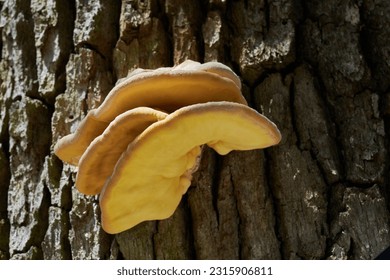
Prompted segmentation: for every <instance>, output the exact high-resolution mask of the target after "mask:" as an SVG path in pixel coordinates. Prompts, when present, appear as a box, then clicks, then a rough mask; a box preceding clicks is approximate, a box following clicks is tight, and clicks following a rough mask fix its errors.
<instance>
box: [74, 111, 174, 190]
mask: <svg viewBox="0 0 390 280" xmlns="http://www.w3.org/2000/svg"><path fill="white" fill-rule="evenodd" d="M166 116H167V114H166V113H163V112H161V111H157V110H154V109H151V108H146V107H138V108H135V109H132V110H129V111H126V112H125V113H123V114H120V115H119V116H117V117H116V118H115V119H114V120H113V121H112V122H111V123H110V125H109V126H108V127H107V128H106V129H105V130H104V132H103V134H101V135H99V136H98V137H96V138H95V139H94V140H93V141H92V142H91V144H90V145H89V146H88V148H87V149H86V151H85V152H84V154H83V155H82V157H81V159H80V162H79V170H78V173H77V177H76V187H77V189H78V190H79V191H80V192H81V193H83V194H86V195H95V194H98V193H100V191H101V189H102V188H103V185H104V183H105V181H106V179H107V178H108V177H110V176H111V174H112V172H113V171H114V167H115V164H116V163H117V161H118V159H119V158H120V156H121V155H122V153H123V152H124V151H125V150H126V148H127V146H128V145H129V143H131V142H132V141H133V140H134V139H135V138H136V137H137V136H138V135H140V134H141V132H142V131H144V130H145V129H146V128H147V127H148V126H149V125H151V124H153V123H155V122H157V121H160V120H163V119H165V117H166Z"/></svg>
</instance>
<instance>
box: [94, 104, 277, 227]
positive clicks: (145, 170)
mask: <svg viewBox="0 0 390 280" xmlns="http://www.w3.org/2000/svg"><path fill="white" fill-rule="evenodd" d="M280 139H281V135H280V133H279V130H278V129H277V127H276V126H275V125H274V124H273V123H272V122H271V121H269V120H268V119H267V118H266V117H264V116H263V115H261V114H259V113H258V112H256V111H255V110H253V109H251V108H249V107H247V106H245V105H242V104H238V103H232V102H208V103H202V104H195V105H190V106H186V107H183V108H181V109H178V110H176V111H175V112H173V113H171V114H169V115H168V116H167V117H166V118H165V119H164V120H161V121H158V122H155V123H153V124H152V125H150V126H149V127H148V128H146V129H145V130H144V131H143V132H142V133H141V134H140V135H139V136H138V137H137V138H136V139H135V140H134V141H133V142H131V143H130V145H129V146H128V148H127V150H126V151H125V152H124V153H123V155H122V156H121V158H120V160H119V161H118V163H117V165H116V167H115V171H114V173H113V174H112V176H111V177H110V178H109V179H108V180H107V181H106V184H105V186H104V188H103V190H102V193H101V196H100V207H101V211H102V226H103V229H104V230H105V231H106V232H108V233H118V232H121V231H124V230H126V229H129V228H131V227H133V226H135V225H137V224H138V223H140V222H142V221H147V220H159V219H165V218H168V217H170V216H171V215H172V214H173V212H174V211H175V209H176V208H177V206H178V204H179V202H180V200H181V197H182V195H183V194H184V193H185V192H186V191H187V189H188V187H189V186H190V184H191V173H192V170H193V169H194V168H195V165H196V162H197V157H198V156H199V154H200V146H201V145H203V144H207V145H209V146H210V147H212V148H213V149H215V150H216V151H217V152H218V153H220V154H222V155H224V154H227V153H228V152H230V151H232V150H251V149H260V148H266V147H269V146H272V145H275V144H277V143H279V141H280Z"/></svg>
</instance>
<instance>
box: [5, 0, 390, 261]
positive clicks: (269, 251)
mask: <svg viewBox="0 0 390 280" xmlns="http://www.w3.org/2000/svg"><path fill="white" fill-rule="evenodd" d="M0 6H1V19H0V32H1V42H0V47H1V61H0V83H1V87H0V259H122V258H125V259H372V258H375V257H376V256H377V255H378V254H379V253H380V252H381V251H383V250H384V249H385V248H386V247H388V246H389V245H390V232H389V231H390V217H389V209H390V186H389V175H388V174H389V153H388V152H389V148H388V147H389V146H388V141H389V140H388V139H389V137H388V134H389V131H390V130H389V127H390V126H389V124H390V122H389V121H390V118H389V117H390V91H389V88H390V63H389V61H390V30H389V28H387V27H388V26H389V25H390V2H389V1H388V0H376V1H372V0H359V1H358V0H337V1H336V0H326V1H318V0H311V1H300V0H269V1H266V0H245V1H244V0H229V1H222V0H204V1H197V0H191V1H179V0H149V1H136V0H123V1H119V0H118V1H112V0H91V1H80V0H71V1H69V0H2V1H0ZM185 59H193V60H198V61H202V62H203V61H212V60H218V61H220V62H223V63H225V64H227V65H228V66H230V67H231V68H232V69H233V70H234V71H235V72H236V73H237V74H238V75H239V76H240V78H241V80H242V83H243V94H244V96H245V97H246V99H247V100H248V103H249V104H250V106H251V107H253V108H255V109H256V110H258V111H259V112H261V113H263V114H264V115H266V116H267V117H268V118H270V119H271V120H272V121H273V122H275V123H276V124H277V125H278V127H279V128H280V130H281V133H282V136H283V140H282V142H281V144H280V145H279V146H276V147H272V148H269V149H266V150H261V151H260V150H256V151H248V152H232V153H230V154H228V155H227V156H219V155H217V154H215V153H214V152H213V151H212V150H210V149H207V148H205V149H204V151H203V157H202V161H201V165H200V168H199V170H198V171H197V172H196V174H195V175H194V179H193V181H192V186H191V187H190V189H189V190H188V193H187V194H186V195H185V196H184V197H183V200H182V202H181V204H180V206H179V208H178V209H177V210H176V212H175V213H174V215H173V216H172V217H171V218H169V219H167V220H163V221H151V222H144V223H142V224H140V225H138V226H136V227H135V228H133V229H130V230H128V231H126V232H123V233H120V234H117V235H108V234H106V233H105V232H104V231H103V230H102V229H101V226H100V212H99V211H100V210H99V204H98V197H97V196H92V197H88V196H84V195H81V194H80V193H79V192H78V191H77V190H76V189H75V187H74V181H75V175H76V171H77V170H76V169H75V168H74V167H71V166H69V165H67V164H62V162H61V161H60V160H59V159H58V158H57V157H56V156H55V155H54V154H53V152H52V148H53V145H54V144H55V143H56V141H57V140H58V139H59V138H60V137H62V136H64V135H66V134H68V133H70V132H73V131H74V130H75V128H76V127H77V125H78V123H79V122H80V121H81V120H82V118H83V117H84V116H85V115H86V113H87V112H88V110H90V109H92V108H95V107H97V106H98V105H99V104H100V103H101V102H102V100H103V99H104V97H105V96H106V95H107V93H108V92H109V90H110V89H111V88H112V87H113V85H114V84H115V81H116V80H117V79H119V78H122V77H124V76H126V75H127V73H128V72H129V71H132V70H134V69H136V68H138V67H142V68H157V67H162V66H172V65H174V64H178V63H180V62H182V61H183V60H185Z"/></svg>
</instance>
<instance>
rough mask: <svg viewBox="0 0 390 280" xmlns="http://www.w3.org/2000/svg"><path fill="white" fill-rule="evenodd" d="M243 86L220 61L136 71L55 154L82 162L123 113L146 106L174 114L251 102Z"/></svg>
mask: <svg viewBox="0 0 390 280" xmlns="http://www.w3.org/2000/svg"><path fill="white" fill-rule="evenodd" d="M240 86H241V83H240V81H239V78H238V77H237V76H236V74H234V72H233V71H231V70H230V68H228V67H227V66H224V65H223V64H221V63H218V62H210V63H206V64H200V63H198V62H193V61H186V62H184V63H182V64H180V65H178V66H176V67H173V68H159V69H156V70H138V71H135V73H134V74H130V75H129V77H128V78H127V79H124V80H123V81H122V82H120V83H118V84H117V85H116V86H115V87H114V88H113V89H112V90H111V91H110V93H109V94H108V95H107V97H106V98H105V100H104V102H103V103H102V104H101V105H100V106H99V107H98V108H96V109H93V110H91V111H90V112H89V113H88V114H87V116H86V117H85V119H84V120H83V121H82V122H80V125H79V127H78V129H77V130H76V132H75V133H73V134H70V135H68V136H65V137H64V138H65V139H60V140H59V141H58V142H57V144H56V145H55V147H54V153H55V154H56V155H57V156H58V157H59V158H60V159H61V160H62V161H64V162H67V163H70V164H73V165H78V161H79V158H80V157H81V155H82V153H83V152H84V151H85V149H86V148H87V147H88V146H89V144H90V143H91V142H92V140H93V139H95V138H96V137H97V136H98V135H100V134H101V133H102V131H103V130H104V129H105V128H106V127H107V126H108V124H109V123H110V122H111V121H112V120H113V119H114V118H115V117H116V116H118V115H120V114H122V113H123V112H126V111H128V110H131V109H134V108H136V107H141V106H145V107H150V108H155V109H159V110H162V111H166V112H169V113H170V112H173V111H175V110H177V109H179V108H181V107H184V106H188V105H192V104H197V103H204V102H209V101H230V102H237V103H241V104H247V103H246V100H245V98H244V97H243V96H242V94H241V91H240Z"/></svg>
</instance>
